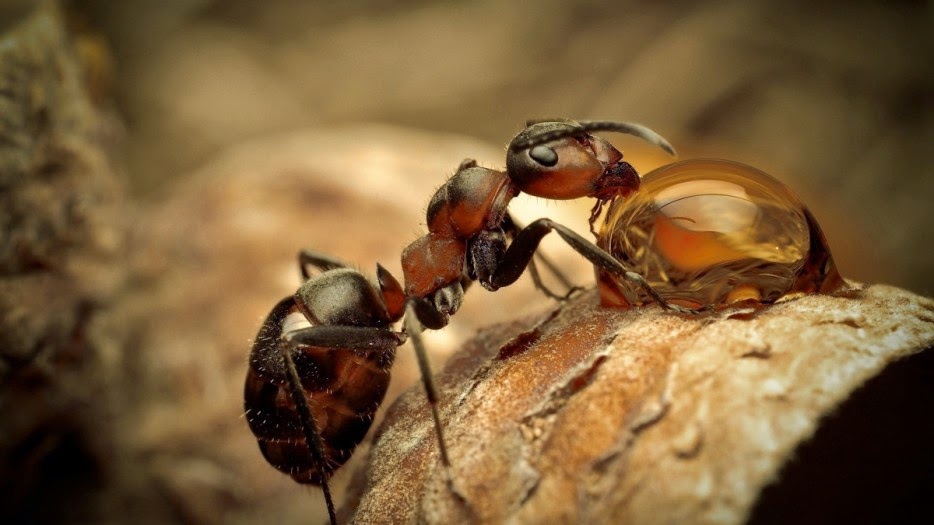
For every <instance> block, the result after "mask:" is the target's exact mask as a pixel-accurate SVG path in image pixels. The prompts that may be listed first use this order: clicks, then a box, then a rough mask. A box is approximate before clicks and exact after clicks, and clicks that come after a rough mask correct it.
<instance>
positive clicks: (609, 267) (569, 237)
mask: <svg viewBox="0 0 934 525" xmlns="http://www.w3.org/2000/svg"><path fill="white" fill-rule="evenodd" d="M552 231H554V232H556V233H557V234H558V235H559V236H560V237H561V239H563V240H564V242H566V243H568V245H569V246H570V247H571V248H574V251H576V252H577V253H579V254H581V255H583V256H584V257H585V258H586V259H587V260H588V261H590V262H591V263H593V264H594V265H596V266H599V267H600V268H603V269H604V270H606V271H608V272H611V273H613V274H615V275H617V276H618V277H619V278H621V279H625V280H627V281H629V282H631V283H633V284H635V285H637V286H639V287H640V288H642V289H643V290H644V291H645V293H646V294H648V295H649V297H651V298H652V299H653V300H655V302H657V303H658V304H659V305H660V306H661V307H662V308H665V309H667V310H673V311H675V312H679V313H691V314H696V313H698V312H700V310H695V309H691V308H685V307H683V306H678V305H676V304H671V303H669V302H668V301H666V300H665V299H663V298H662V297H661V296H660V295H658V292H656V291H655V289H654V288H652V286H651V285H649V283H648V282H646V280H645V279H644V278H643V277H642V276H641V275H639V274H638V273H636V272H632V271H629V270H627V269H626V267H625V266H623V265H622V264H621V263H620V262H619V261H617V260H616V259H614V258H613V256H612V255H610V254H608V253H606V252H605V251H603V250H601V249H600V248H599V247H597V246H596V245H595V244H593V243H592V242H590V241H588V240H587V239H585V238H583V237H581V236H580V235H578V234H577V233H575V232H574V231H573V230H571V229H570V228H568V227H566V226H562V225H561V224H558V223H556V222H554V221H552V220H551V219H538V220H537V221H535V222H533V223H532V224H530V225H528V226H527V227H525V228H523V229H522V230H521V231H519V233H518V234H517V235H516V238H515V240H514V241H513V242H512V244H510V245H509V249H508V250H506V253H505V254H504V255H503V258H502V260H501V261H500V264H499V266H498V267H497V268H496V272H495V273H494V274H493V276H492V279H491V284H492V285H493V286H496V287H503V286H508V285H510V284H512V283H514V282H516V280H517V279H518V278H519V276H520V275H522V272H523V271H525V268H526V267H527V266H528V265H529V261H530V260H531V259H532V256H533V255H534V254H535V251H536V250H537V249H538V244H539V243H540V242H541V240H542V238H543V237H544V236H545V235H547V234H548V233H549V232H552Z"/></svg>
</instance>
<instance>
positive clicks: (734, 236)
mask: <svg viewBox="0 0 934 525" xmlns="http://www.w3.org/2000/svg"><path fill="white" fill-rule="evenodd" d="M597 244H598V245H599V246H600V247H601V248H603V249H604V250H606V251H607V252H609V253H610V254H611V255H613V256H614V257H615V258H616V259H617V260H619V261H620V262H621V263H623V265H624V266H626V267H627V268H629V269H630V270H632V271H634V272H637V273H639V274H640V275H642V276H643V277H644V278H645V279H646V280H647V281H648V282H649V284H650V285H652V287H654V288H655V290H656V291H658V292H659V294H660V295H661V296H662V297H663V298H665V299H666V300H668V301H671V302H675V303H678V304H682V305H687V306H692V307H698V306H706V305H723V304H729V303H731V302H735V301H741V300H750V299H751V300H755V301H759V302H765V303H768V302H773V301H775V300H776V299H778V298H780V297H782V296H783V295H786V294H788V293H793V292H805V293H810V292H830V291H833V290H836V289H838V288H840V287H841V286H843V280H842V279H841V278H840V275H839V273H838V272H837V269H836V266H835V265H834V263H833V258H832V257H831V255H830V249H829V248H828V246H827V242H826V240H825V238H824V235H823V233H821V231H820V228H819V226H818V225H817V222H816V221H815V220H814V217H813V216H812V215H811V213H810V211H808V209H807V208H806V207H805V206H804V204H802V203H801V201H800V200H798V198H797V197H796V196H795V195H794V194H793V193H792V192H791V190H789V189H788V187H787V186H785V185H784V184H782V183H781V182H779V181H778V180H776V179H775V178H773V177H771V176H769V175H767V174H765V173H763V172H762V171H760V170H757V169H755V168H753V167H750V166H746V165H743V164H739V163H736V162H732V161H726V160H716V159H695V160H686V161H682V162H677V163H674V164H670V165H668V166H663V167H661V168H659V169H657V170H655V171H652V172H651V173H648V174H646V175H645V176H644V177H643V178H642V185H641V188H640V189H639V191H638V192H636V193H635V194H633V195H632V196H630V197H629V198H627V199H618V200H616V201H614V202H613V203H612V204H611V205H610V207H609V210H608V211H607V216H606V219H605V222H604V224H603V227H602V228H601V231H600V235H599V238H598V239H597ZM599 283H600V292H601V297H602V301H603V304H604V305H607V306H628V305H630V304H638V303H642V302H644V298H642V297H641V296H640V295H638V293H639V291H638V290H636V289H634V287H633V286H632V285H631V284H629V283H628V282H620V281H619V280H618V279H617V278H616V277H615V276H613V275H611V274H608V273H606V272H600V274H599Z"/></svg>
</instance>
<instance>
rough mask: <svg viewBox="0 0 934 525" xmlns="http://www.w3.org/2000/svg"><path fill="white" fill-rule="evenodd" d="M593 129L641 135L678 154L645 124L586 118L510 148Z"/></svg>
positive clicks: (535, 144)
mask: <svg viewBox="0 0 934 525" xmlns="http://www.w3.org/2000/svg"><path fill="white" fill-rule="evenodd" d="M591 131H615V132H617V133H626V134H627V135H633V136H636V137H639V138H640V139H642V140H645V141H646V142H650V143H652V144H655V145H656V146H658V147H660V148H662V149H663V150H665V151H666V152H668V154H669V155H671V156H677V153H675V149H674V148H673V147H672V146H671V144H670V143H669V142H668V141H667V140H665V138H664V137H662V136H661V135H659V134H658V133H656V132H654V131H652V130H651V129H649V128H647V127H645V126H643V125H642V124H635V123H632V122H616V121H612V120H584V121H581V122H578V123H577V125H576V126H575V127H573V128H564V129H556V130H552V131H545V132H542V133H539V134H537V135H532V136H531V137H528V138H524V139H521V140H514V141H513V142H512V144H511V145H510V149H512V150H513V151H516V150H520V149H529V148H532V147H534V146H538V145H539V144H544V143H546V142H551V141H553V140H557V139H560V138H564V137H571V136H574V135H581V134H583V133H589V132H591Z"/></svg>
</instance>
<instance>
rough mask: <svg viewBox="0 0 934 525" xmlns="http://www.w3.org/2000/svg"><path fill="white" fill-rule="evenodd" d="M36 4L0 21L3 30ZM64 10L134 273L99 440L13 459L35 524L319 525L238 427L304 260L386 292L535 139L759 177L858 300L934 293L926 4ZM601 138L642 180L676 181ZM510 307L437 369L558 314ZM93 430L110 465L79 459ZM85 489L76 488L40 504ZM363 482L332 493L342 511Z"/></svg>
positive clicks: (564, 256) (467, 315)
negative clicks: (903, 292) (326, 260)
mask: <svg viewBox="0 0 934 525" xmlns="http://www.w3.org/2000/svg"><path fill="white" fill-rule="evenodd" d="M34 5H35V2H22V1H13V0H0V20H2V21H3V23H0V29H6V28H8V27H9V25H8V24H12V23H15V22H16V21H17V20H19V19H20V17H21V16H23V13H27V12H29V11H30V10H32V9H33V8H34ZM67 12H68V19H69V24H70V26H71V27H72V28H73V29H74V30H75V31H79V32H81V34H83V35H84V36H83V38H82V39H81V40H80V41H79V43H78V45H79V49H78V52H79V54H80V55H81V56H82V58H83V60H84V61H85V63H86V64H87V65H88V68H87V70H86V71H87V73H86V74H87V78H86V81H87V82H88V85H89V93H90V94H91V96H92V98H94V101H95V103H97V104H98V105H99V106H100V107H101V108H104V109H105V111H107V112H111V113H112V114H114V115H116V116H117V117H118V119H119V120H118V122H119V123H120V124H119V128H120V129H119V130H116V131H113V135H114V136H115V137H119V140H117V141H116V144H117V146H116V147H115V148H114V153H115V155H116V156H117V157H118V161H119V162H118V164H119V166H120V170H119V172H120V174H121V177H122V184H123V185H124V186H125V190H126V194H127V196H126V199H125V204H126V205H125V207H124V208H123V209H122V215H121V227H122V228H124V229H125V230H126V233H127V243H126V250H125V252H126V258H127V260H128V261H129V263H128V264H129V270H128V274H129V276H130V277H129V278H128V279H127V283H126V285H125V286H124V288H123V292H121V294H118V295H117V296H116V298H115V299H114V300H113V301H112V303H111V304H109V305H108V306H107V308H106V309H105V313H104V315H103V317H104V319H105V320H106V321H107V323H105V324H108V326H111V328H112V327H113V326H116V327H118V328H119V329H111V331H110V332H108V333H118V334H120V335H119V336H113V337H112V338H111V339H108V342H109V343H110V346H108V347H107V348H110V350H109V351H110V352H111V355H109V357H108V358H107V359H104V360H103V361H106V363H105V364H106V367H105V368H106V370H107V373H106V374H105V379H103V380H100V381H99V383H100V384H102V385H106V395H105V396H103V397H101V398H100V399H95V400H94V402H95V403H99V404H100V405H102V406H103V407H104V410H103V411H104V412H105V413H107V414H108V419H107V420H106V421H104V422H98V421H96V420H94V419H93V417H98V416H94V415H93V414H92V415H91V416H88V417H89V418H91V419H87V420H85V421H82V423H81V424H80V425H79V427H78V428H79V429H80V433H81V437H82V439H80V440H77V442H75V441H73V440H72V441H69V440H65V441H55V440H54V439H52V440H45V441H42V443H43V446H44V447H47V448H48V447H51V448H48V449H49V450H52V451H53V452H54V453H55V454H57V455H55V457H54V458H53V459H54V461H50V460H48V459H47V458H48V457H49V456H48V452H47V450H45V449H42V450H39V451H38V452H36V453H37V454H40V453H42V454H47V455H46V456H42V455H41V454H40V455H39V456H37V457H38V458H39V459H35V458H33V459H31V460H30V462H24V464H25V465H27V467H29V466H32V467H34V468H36V469H38V470H37V471H36V472H37V473H36V474H35V475H33V476H30V477H29V480H30V483H29V484H26V483H25V482H21V483H20V486H21V487H23V488H22V490H23V491H24V492H25V493H27V496H26V499H25V500H24V501H26V503H25V504H24V505H25V506H24V507H23V508H27V507H29V506H30V505H32V506H34V507H35V508H37V509H39V511H36V512H35V513H33V510H29V509H27V510H25V511H17V512H21V514H19V516H32V517H38V518H41V519H42V520H45V521H52V522H54V521H60V520H61V521H70V522H95V523H110V522H113V523H122V522H128V521H133V522H136V523H138V524H141V523H177V522H185V523H253V522H260V523H265V522H270V521H273V520H275V521H280V522H284V523H309V522H310V523H317V522H321V521H322V520H323V519H324V516H325V515H324V514H323V506H322V504H321V500H320V495H319V493H318V492H317V491H315V490H313V489H307V488H304V487H299V486H297V485H295V484H293V483H291V482H290V481H289V480H288V479H287V478H285V477H284V476H281V475H279V474H277V473H276V472H274V471H273V470H272V469H270V468H269V467H268V466H267V465H265V464H264V462H263V461H262V459H261V458H260V457H259V454H258V452H257V451H256V449H255V441H253V440H252V438H251V437H250V435H249V433H248V432H247V431H246V425H245V424H244V421H243V419H242V417H240V416H242V409H241V403H242V401H241V398H240V394H241V388H242V380H243V375H244V372H245V360H246V353H247V351H248V348H249V342H250V339H251V338H252V336H253V335H254V334H255V331H256V329H257V327H258V326H259V323H260V320H261V318H262V316H263V315H264V314H265V313H266V311H268V308H269V307H271V306H272V304H274V302H275V301H276V300H278V299H279V298H280V297H281V296H282V295H283V294H285V293H289V292H290V291H291V290H294V287H295V286H296V284H297V275H296V274H297V272H296V270H295V268H294V262H293V261H294V259H293V254H294V253H295V251H296V250H297V249H298V248H300V247H312V248H317V249H320V250H323V251H326V252H329V253H334V254H336V255H339V256H341V257H344V258H346V259H347V260H350V261H353V262H354V263H358V264H359V265H360V267H361V268H362V269H364V270H365V271H368V272H369V271H371V269H372V265H373V263H374V262H375V261H377V260H378V261H382V262H383V263H384V264H386V266H387V267H388V268H389V269H390V270H391V271H394V272H397V273H398V267H399V265H398V254H399V252H400V250H401V249H402V248H403V247H404V246H405V245H406V244H407V243H408V242H410V241H411V240H413V239H414V238H415V237H416V236H417V235H418V234H419V231H420V229H421V228H422V227H423V225H422V223H421V222H420V221H423V211H424V206H425V204H426V203H427V200H428V198H429V197H430V195H431V193H432V192H433V190H434V189H435V188H436V187H437V186H439V185H440V184H441V183H442V182H443V181H444V179H445V178H446V177H447V176H448V175H450V174H451V172H453V170H454V169H455V167H456V166H457V164H458V162H460V160H461V159H463V158H464V157H466V156H471V157H475V158H477V159H478V160H479V161H480V162H481V164H483V165H486V166H490V167H501V166H502V164H503V148H504V147H505V145H506V144H507V143H508V141H509V140H510V138H511V137H512V136H513V134H514V133H516V132H517V131H519V130H520V129H521V128H522V127H523V123H524V122H525V120H526V119H527V118H530V117H556V116H560V117H570V118H580V119H619V120H628V121H635V122H641V123H643V124H646V125H649V126H651V127H652V128H654V129H656V130H657V131H659V132H660V133H662V134H663V135H665V136H666V137H667V138H668V139H669V140H670V141H671V142H672V143H673V144H674V145H675V146H676V148H677V149H678V151H679V154H680V156H681V157H682V158H690V157H724V158H729V159H733V160H737V161H741V162H746V163H748V164H752V165H754V166H757V167H759V168H760V169H763V170H764V171H766V172H769V173H771V174H773V175H774V176H776V177H778V178H779V179H781V180H783V181H784V182H785V183H787V184H788V185H789V186H791V187H792V188H793V189H794V190H795V192H796V193H797V194H798V195H799V196H800V197H801V198H802V200H803V201H804V202H806V203H808V205H809V206H810V207H811V209H812V211H813V212H814V214H815V215H816V217H817V218H818V220H819V222H820V224H821V225H822V227H823V228H824V231H825V233H826V235H827V237H828V239H829V241H830V245H831V248H832V249H833V253H834V255H835V257H836V259H837V263H838V266H839V267H840V269H841V272H842V273H843V274H844V275H845V276H846V277H849V278H851V279H855V280H858V281H864V282H886V283H891V284H896V285H899V286H903V287H906V288H909V289H911V290H913V291H915V292H919V293H921V294H923V295H932V293H934V250H932V241H934V239H932V233H934V221H932V220H931V219H932V212H931V211H930V209H931V203H932V201H934V173H932V171H934V169H932V166H934V163H932V161H931V155H932V149H934V148H932V144H934V72H932V69H934V68H932V67H931V64H934V42H932V39H934V37H932V34H934V32H932V29H934V4H932V3H930V2H923V1H898V2H896V1H889V2H879V1H875V2H873V1H840V2H833V1H807V2H805V1H794V0H792V1H788V0H785V1H778V0H775V1H766V0H760V1H741V0H724V1H718V2H689V1H656V2H648V1H618V2H610V1H560V0H540V1H537V2H519V1H507V0H501V1H495V0H463V1H450V2H429V1H416V0H411V1H388V0H361V1H357V2H338V1H298V0H273V1H267V2H254V1H248V0H230V1H220V0H218V1H211V0H167V1H163V2H148V1H143V0H126V1H121V2H115V1H103V0H74V1H71V2H68V3H67ZM609 138H610V139H611V140H612V141H613V142H614V143H615V144H617V145H618V146H620V148H621V149H622V150H623V151H624V152H625V153H626V155H627V157H628V158H629V159H630V161H631V162H632V163H633V164H634V165H635V166H636V167H637V168H638V169H639V170H640V171H643V172H644V171H647V170H649V169H651V168H652V167H655V166H658V165H661V164H663V163H665V162H668V161H669V159H667V158H666V157H665V156H664V155H663V154H661V153H659V152H656V151H652V150H651V148H648V147H647V146H645V145H643V144H640V143H639V142H638V141H636V140H634V139H631V138H625V137H618V136H610V137H609ZM516 204H517V206H518V207H519V208H520V210H521V211H519V212H518V213H519V215H520V217H524V218H525V219H526V220H527V221H528V220H531V219H534V218H536V216H540V215H543V214H548V215H550V216H553V217H555V218H557V219H559V220H561V221H562V222H569V223H571V224H573V225H574V226H575V227H576V228H577V229H578V230H579V231H582V232H585V231H586V230H585V229H584V228H586V220H585V219H586V216H587V210H588V209H589V204H590V203H571V204H568V205H566V206H558V205H555V204H553V203H546V202H541V201H533V202H528V201H517V203H516ZM556 250H557V251H556V252H555V257H556V258H557V259H558V260H559V262H560V263H561V264H562V267H566V268H569V269H570V270H569V271H570V272H571V273H572V276H573V278H574V280H575V281H576V282H580V283H582V284H583V283H587V282H590V281H589V279H592V276H591V275H590V274H589V269H588V267H587V265H586V264H583V263H582V262H581V261H580V258H579V257H576V256H575V255H574V254H573V253H568V252H569V250H567V249H566V248H561V247H560V243H558V245H557V248H556ZM516 288H517V289H518V291H513V290H509V291H501V292H498V293H497V294H485V293H484V292H482V291H475V290H471V292H470V295H468V297H467V303H466V304H465V307H464V310H462V312H461V313H459V314H458V316H457V317H456V318H455V319H454V322H453V323H452V326H451V327H450V328H449V329H447V330H445V331H444V332H442V333H439V334H433V336H432V337H433V338H432V340H431V341H430V343H431V346H432V348H433V349H435V350H439V351H440V352H439V355H438V356H437V358H438V362H439V361H440V359H442V358H443V356H444V354H445V353H446V352H450V351H451V350H452V349H453V348H454V347H456V345H457V343H458V341H461V340H463V339H464V338H466V337H469V336H470V335H471V334H472V333H474V331H475V330H476V329H477V328H478V327H480V326H484V325H487V324H490V323H492V322H496V321H499V320H504V319H507V318H509V316H514V315H516V313H517V312H520V311H523V308H528V307H529V306H530V303H531V306H532V307H541V305H542V304H544V303H547V302H546V301H544V300H543V299H542V298H541V296H540V295H537V294H536V293H535V292H534V290H531V287H530V286H529V285H528V283H527V282H520V283H518V284H517V285H516ZM108 337H111V336H108ZM98 357H99V356H98ZM394 374H395V376H396V379H395V380H394V381H396V382H395V383H394V386H393V390H392V391H391V393H390V397H391V396H393V395H395V393H397V392H398V391H399V390H400V389H402V388H405V387H407V386H409V385H411V384H412V382H413V381H415V380H416V378H417V375H416V373H415V372H414V364H413V360H412V359H411V356H410V355H409V353H408V352H407V351H405V352H401V351H400V355H399V357H398V364H397V367H396V370H394ZM78 410H79V411H78V412H77V413H81V412H80V410H81V409H80V408H79V409H78ZM76 419H81V418H79V417H76ZM98 423H99V424H98ZM69 431H71V430H69ZM86 434H87V435H93V434H96V435H95V436H92V437H94V438H95V439H100V440H101V443H104V445H101V444H97V445H96V447H97V448H96V449H95V447H89V448H90V449H93V450H92V451H91V452H87V451H84V450H77V451H76V450H72V448H76V449H82V447H84V445H85V444H86V443H85V441H88V440H89V441H93V439H87V435H86ZM48 443H51V444H48ZM56 443H57V444H56ZM62 443H64V445H62ZM76 443H77V444H76ZM56 447H57V448H56ZM69 447H71V448H69ZM30 450H32V449H30ZM101 450H106V451H107V452H106V453H102V452H100V451H101ZM360 455H361V456H362V455H363V453H361V454H360ZM75 457H77V458H78V460H75V459H74V458H75ZM62 458H65V459H64V460H63V459H62ZM98 462H107V463H110V465H108V467H107V468H101V467H100V466H99V465H97V463H98ZM36 465H38V467H36ZM351 468H352V467H351ZM69 469H70V470H72V471H73V472H74V473H75V474H74V478H75V479H76V480H79V481H77V482H74V483H70V484H69V483H59V484H57V485H54V486H47V485H43V483H45V482H46V481H47V479H56V478H55V477H56V476H61V475H62V474H63V472H65V471H68V470H69ZM88 471H91V472H94V473H96V474H95V476H97V475H100V479H98V478H95V479H94V481H93V483H90V482H87V479H88V478H87V475H86V473H87V472H88ZM101 472H107V474H106V475H101ZM4 474H9V473H8V472H7V473H4ZM350 479H351V478H350V475H349V474H345V473H341V474H339V475H338V477H337V478H336V480H335V483H336V488H337V496H338V501H341V495H342V494H343V490H344V489H343V487H344V486H345V485H346V484H347V483H349V482H350ZM3 481H5V480H3ZM44 498H53V500H54V501H57V502H59V503H60V505H59V507H55V509H54V510H50V508H51V507H43V505H44V501H45V500H44ZM0 501H3V500H2V499H0ZM30 509H31V507H30ZM0 510H3V509H0ZM0 515H2V514H0Z"/></svg>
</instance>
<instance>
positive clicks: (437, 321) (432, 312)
mask: <svg viewBox="0 0 934 525" xmlns="http://www.w3.org/2000/svg"><path fill="white" fill-rule="evenodd" d="M447 322H448V320H447V316H445V315H444V314H442V313H441V312H439V311H438V309H437V308H436V307H435V306H434V305H433V304H432V303H430V302H428V301H426V300H425V299H419V298H410V299H409V300H408V301H407V302H406V304H405V319H404V321H403V324H404V326H405V333H406V335H408V336H409V339H410V340H411V341H412V349H413V350H415V358H416V359H417V360H418V368H419V371H420V372H421V375H422V384H423V385H424V386H425V396H426V397H427V398H428V405H429V407H431V417H432V419H433V420H434V423H435V434H436V435H437V436H438V451H439V453H440V454H441V463H442V464H443V465H444V470H445V472H446V475H447V478H448V483H451V460H450V458H449V456H448V449H447V447H446V446H445V444H444V432H443V431H442V426H441V416H440V415H439V414H438V389H437V388H436V387H435V381H434V378H433V377H432V375H431V365H430V364H429V363H428V352H426V351H425V344H424V342H423V341H422V332H423V331H425V329H426V328H430V329H432V330H438V329H440V328H444V326H445V325H447Z"/></svg>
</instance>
